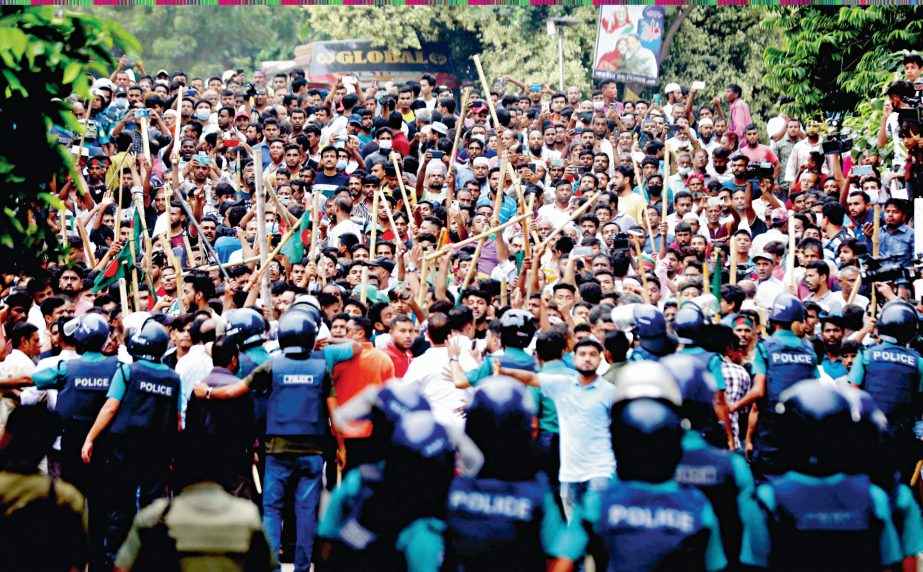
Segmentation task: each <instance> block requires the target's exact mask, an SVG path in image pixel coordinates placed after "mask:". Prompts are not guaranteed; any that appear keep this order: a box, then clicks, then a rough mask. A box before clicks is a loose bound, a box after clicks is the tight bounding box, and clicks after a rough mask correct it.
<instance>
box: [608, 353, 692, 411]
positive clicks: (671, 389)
mask: <svg viewBox="0 0 923 572" xmlns="http://www.w3.org/2000/svg"><path fill="white" fill-rule="evenodd" d="M642 397H646V398H650V399H658V400H662V401H664V402H666V403H669V404H670V405H672V406H673V407H677V408H678V407H680V405H682V402H683V398H682V394H681V393H680V390H679V386H677V385H676V380H674V379H673V375H672V374H671V373H670V370H668V369H667V368H666V367H664V366H663V365H661V364H660V363H658V362H656V361H648V360H644V361H635V362H631V363H628V364H625V366H623V367H622V368H621V369H619V371H618V374H617V378H616V382H615V395H614V397H613V403H615V404H616V405H617V404H619V403H622V402H625V401H629V400H632V399H639V398H642Z"/></svg>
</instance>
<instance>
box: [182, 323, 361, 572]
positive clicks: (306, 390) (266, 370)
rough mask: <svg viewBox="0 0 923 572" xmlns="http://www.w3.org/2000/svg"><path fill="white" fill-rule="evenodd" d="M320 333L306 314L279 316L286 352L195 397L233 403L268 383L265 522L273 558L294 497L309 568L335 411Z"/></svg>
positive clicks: (201, 388)
mask: <svg viewBox="0 0 923 572" xmlns="http://www.w3.org/2000/svg"><path fill="white" fill-rule="evenodd" d="M316 336H317V328H316V326H315V325H314V322H313V320H311V318H310V317H309V316H307V315H306V314H305V313H304V312H297V311H296V312H286V313H285V314H283V315H282V317H281V318H280V319H279V346H280V348H281V350H282V351H281V352H280V353H278V354H275V355H273V356H272V357H271V358H270V360H269V361H267V362H266V363H264V364H263V365H261V366H259V367H257V368H256V369H254V370H253V371H252V372H251V373H250V375H248V376H247V377H245V378H244V379H242V380H241V381H239V382H237V383H235V384H233V385H227V386H224V387H218V388H212V387H208V386H205V385H204V384H196V386H195V388H194V391H195V394H196V397H204V398H205V399H212V398H218V399H230V398H234V397H239V396H240V395H243V394H244V393H245V392H247V391H248V390H249V389H250V387H251V386H252V387H253V388H254V390H258V389H262V388H263V387H265V386H266V385H268V386H269V387H270V388H271V389H270V393H269V400H268V402H267V407H266V441H265V452H266V474H265V479H264V483H263V524H264V527H265V529H266V535H267V537H268V538H269V544H270V547H271V548H272V552H273V554H278V553H279V547H280V544H281V538H282V513H283V507H284V505H285V502H286V500H287V499H288V498H289V497H291V496H293V495H294V503H295V518H296V522H295V528H296V541H295V570H297V571H307V570H309V569H310V567H311V556H312V551H313V547H314V529H315V522H316V520H317V505H318V502H319V500H320V492H321V481H322V475H323V464H324V462H323V452H324V446H325V440H326V439H327V438H328V436H329V435H330V425H329V424H328V417H329V413H328V412H330V411H334V410H335V409H336V407H337V402H336V397H335V396H334V392H333V385H332V382H331V379H330V374H329V370H328V368H327V364H326V362H325V360H324V358H323V355H322V354H319V353H316V352H313V349H314V342H315V339H316ZM334 436H335V437H336V439H337V445H338V450H337V463H338V464H339V465H340V466H342V465H343V464H344V463H345V460H346V452H345V448H344V447H343V441H342V437H341V436H340V435H339V432H338V431H334Z"/></svg>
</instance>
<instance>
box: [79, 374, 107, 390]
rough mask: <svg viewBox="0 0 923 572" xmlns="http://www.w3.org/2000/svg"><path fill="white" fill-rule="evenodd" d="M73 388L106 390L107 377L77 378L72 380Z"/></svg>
mask: <svg viewBox="0 0 923 572" xmlns="http://www.w3.org/2000/svg"><path fill="white" fill-rule="evenodd" d="M74 387H76V388H77V389H108V388H109V378H108V377H78V378H76V379H74Z"/></svg>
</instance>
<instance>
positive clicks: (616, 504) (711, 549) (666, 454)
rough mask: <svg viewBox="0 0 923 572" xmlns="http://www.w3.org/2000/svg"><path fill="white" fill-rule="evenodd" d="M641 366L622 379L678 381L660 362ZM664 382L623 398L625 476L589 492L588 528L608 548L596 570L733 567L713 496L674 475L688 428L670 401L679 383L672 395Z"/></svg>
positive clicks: (615, 432) (616, 427) (615, 427)
mask: <svg viewBox="0 0 923 572" xmlns="http://www.w3.org/2000/svg"><path fill="white" fill-rule="evenodd" d="M632 365H635V364H632ZM636 365H638V366H639V368H632V367H631V366H627V367H625V368H623V370H622V374H623V379H625V380H628V379H631V374H635V375H639V374H640V375H643V376H644V377H645V378H647V379H662V380H666V381H669V382H670V383H674V382H672V379H671V376H670V373H669V371H668V370H666V369H665V368H664V367H663V366H660V365H659V364H656V363H654V362H638V363H637V364H636ZM640 368H643V370H642V369H640ZM644 370H648V371H644ZM664 383H665V382H664V381H658V382H655V384H645V385H640V384H632V388H631V390H630V391H628V392H627V393H624V394H621V395H620V396H617V399H619V397H623V398H625V400H624V401H620V402H618V403H617V404H616V406H615V407H614V408H613V414H612V425H611V430H612V447H613V449H614V450H615V458H616V473H617V475H618V479H613V480H612V481H611V482H610V484H609V487H608V488H607V489H605V490H604V491H601V492H599V493H597V492H592V491H591V492H590V493H588V494H587V496H586V498H585V499H584V506H583V511H582V518H583V519H584V520H585V521H586V523H587V525H588V527H587V528H588V529H589V530H590V531H591V532H592V535H593V536H595V537H598V539H599V541H600V543H601V544H602V546H603V547H604V549H603V550H601V551H600V552H599V553H594V554H593V558H594V560H595V562H596V569H597V570H604V569H605V570H612V571H615V570H689V569H692V570H720V569H722V568H724V567H725V566H727V560H726V559H725V557H724V552H723V550H722V546H721V536H720V534H719V529H718V520H717V518H716V516H715V513H714V511H713V510H712V507H711V504H710V503H709V501H708V499H707V498H706V497H705V495H703V494H702V493H701V492H700V491H698V490H697V489H695V488H693V487H690V486H688V485H683V484H679V483H677V482H676V481H675V480H674V478H673V476H674V474H675V472H676V468H677V465H678V463H679V461H680V459H681V457H682V445H681V439H682V429H681V426H680V418H679V416H678V415H677V413H676V405H675V404H673V403H671V402H670V401H669V399H666V397H667V396H668V395H670V394H672V393H675V392H676V388H675V384H674V388H673V389H672V390H665V389H661V387H662V385H663V384H664ZM656 384H660V386H661V387H658V386H657V385H656ZM632 395H640V397H635V398H633V397H631V396H632Z"/></svg>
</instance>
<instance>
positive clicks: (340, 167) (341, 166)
mask: <svg viewBox="0 0 923 572" xmlns="http://www.w3.org/2000/svg"><path fill="white" fill-rule="evenodd" d="M345 168H346V161H337V171H342V170H343V169H345Z"/></svg>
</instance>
